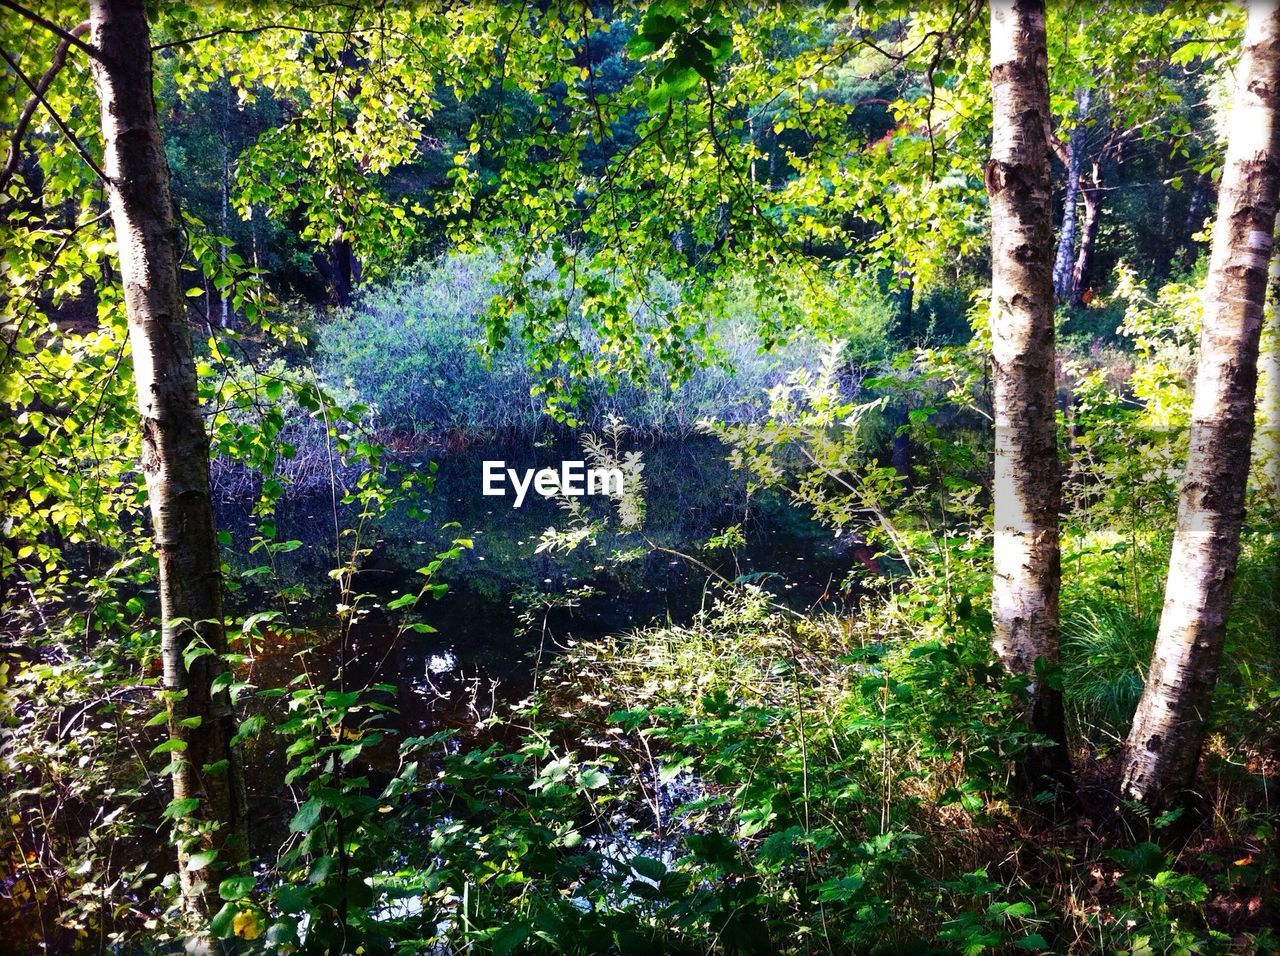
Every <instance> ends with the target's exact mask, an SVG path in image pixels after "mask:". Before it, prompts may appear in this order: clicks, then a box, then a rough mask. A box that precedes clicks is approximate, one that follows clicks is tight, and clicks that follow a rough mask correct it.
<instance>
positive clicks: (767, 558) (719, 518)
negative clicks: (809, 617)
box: [221, 438, 856, 732]
mask: <svg viewBox="0 0 1280 956" xmlns="http://www.w3.org/2000/svg"><path fill="white" fill-rule="evenodd" d="M627 447H628V448H634V449H637V450H639V451H640V452H641V453H642V455H643V459H644V463H645V468H644V472H643V475H644V481H645V485H646V490H645V494H644V498H645V501H646V505H647V511H646V516H645V520H644V523H643V526H642V528H641V533H626V532H622V531H621V530H620V529H619V526H618V522H617V520H616V517H610V519H609V522H608V527H607V529H606V530H604V531H602V532H601V533H600V534H599V535H598V537H597V540H596V542H595V545H594V546H591V545H588V544H583V545H581V546H580V547H579V548H578V549H576V550H574V551H572V552H570V553H568V554H565V553H552V552H549V551H544V552H542V553H537V546H538V542H539V538H540V536H541V535H542V533H543V532H544V531H545V530H546V529H547V528H549V527H552V526H556V527H567V525H568V521H567V516H566V513H565V512H564V510H562V508H561V507H560V506H559V505H558V504H557V503H556V501H555V500H554V499H545V498H542V497H540V496H538V495H536V494H534V493H533V491H532V490H531V491H530V493H529V495H528V496H527V497H526V499H525V501H524V503H523V506H522V507H521V508H519V509H515V508H513V507H512V503H513V501H514V497H513V496H512V495H511V494H510V493H509V494H508V496H507V497H505V498H495V497H485V496H484V495H482V493H481V488H482V481H481V474H482V462H483V461H485V460H486V459H502V460H505V461H506V462H507V464H508V466H509V467H513V468H520V469H523V468H526V467H534V468H538V467H555V466H558V464H559V462H560V461H561V460H566V459H581V458H583V457H584V456H583V454H582V450H581V448H580V447H578V446H577V445H576V444H575V443H572V442H569V443H564V442H561V443H557V444H549V445H546V446H544V447H530V446H528V445H523V446H522V445H502V446H494V445H481V446H472V447H470V448H468V449H466V450H463V451H460V452H455V453H452V454H447V455H442V456H436V458H435V460H436V462H437V465H438V471H437V475H436V480H435V486H434V489H433V490H432V491H430V492H429V493H426V494H424V495H422V496H421V497H420V498H418V499H416V500H415V501H413V502H412V503H411V505H409V506H402V507H398V508H396V509H395V510H394V511H393V513H392V514H390V515H389V516H387V517H385V518H384V519H382V520H380V521H379V522H377V524H376V526H369V527H365V528H364V529H363V530H362V536H361V544H362V546H364V547H367V548H369V549H370V551H371V553H370V554H369V555H368V556H367V557H366V558H364V559H363V560H362V562H361V568H362V570H361V572H360V573H359V575H357V578H356V581H355V587H356V589H357V590H358V591H361V592H366V593H369V594H372V595H375V596H376V600H374V601H370V602H367V605H368V606H369V607H370V608H372V609H371V610H369V611H368V613H366V614H363V615H361V616H359V617H358V619H357V620H356V621H355V622H354V623H353V624H352V625H351V627H350V629H349V631H347V632H346V634H345V636H344V634H343V629H342V628H341V627H340V625H339V624H338V618H337V615H336V605H337V602H338V592H337V587H336V585H335V584H334V583H333V581H332V580H331V579H330V578H329V576H328V572H329V569H330V568H332V567H334V564H335V561H334V554H335V546H334V542H335V519H334V510H333V508H332V505H331V502H330V500H329V499H328V497H327V496H325V497H323V498H319V499H315V500H310V501H305V502H300V503H295V504H292V505H289V506H287V507H286V508H284V510H283V511H282V512H280V513H279V514H278V515H277V525H278V537H279V538H280V539H281V540H287V539H296V540H299V541H301V542H302V545H301V547H299V548H297V549H296V550H294V551H291V552H289V553H287V554H281V555H278V556H277V559H276V564H277V568H276V578H275V580H276V585H275V587H276V588H279V587H281V586H283V587H284V588H285V589H286V599H285V603H283V604H280V605H279V606H280V607H281V608H282V609H283V610H284V611H285V612H286V613H285V616H286V617H287V620H288V622H289V624H291V625H293V626H295V627H298V628H299V629H300V630H299V632H298V633H293V634H283V633H282V634H279V635H273V636H271V637H269V638H268V640H267V641H266V644H265V646H263V647H261V648H259V650H258V653H257V654H256V655H255V661H254V664H253V672H252V677H251V679H252V680H253V682H254V683H255V684H257V685H258V686H261V687H266V686H273V685H274V686H281V685H283V684H284V683H286V682H287V681H288V679H289V678H291V677H292V676H294V675H295V674H296V673H298V671H299V670H300V669H301V668H302V667H303V666H304V665H305V666H306V667H307V668H308V669H309V670H311V671H312V672H313V673H314V674H317V675H318V676H319V677H320V678H321V679H322V680H334V679H336V676H335V675H336V672H337V670H338V664H339V662H340V661H345V667H344V668H343V670H344V672H345V675H346V686H347V687H349V688H354V687H359V686H366V685H368V684H373V683H383V684H389V685H394V686H395V687H396V688H397V697H398V700H397V702H396V703H397V708H398V710H399V712H400V718H399V720H400V722H401V723H402V724H403V727H404V729H405V730H412V731H415V732H416V731H418V730H421V729H425V728H429V727H432V726H438V725H441V724H451V723H466V722H470V721H471V720H473V719H474V718H475V717H476V716H478V715H482V714H483V713H485V712H487V711H488V710H490V709H491V707H492V706H493V705H494V703H495V702H497V701H499V700H502V699H504V698H512V697H516V696H519V695H521V694H523V693H524V692H525V691H526V690H527V689H528V687H529V685H530V682H531V678H532V674H533V671H534V668H535V666H537V665H538V664H539V662H544V663H545V662H546V661H547V660H548V659H549V657H550V656H551V655H554V654H555V653H556V652H557V649H558V648H559V647H560V646H561V645H562V644H563V642H565V641H568V640H572V639H584V638H592V637H599V636H602V635H606V634H618V633H626V632H629V631H632V630H634V629H636V628H639V627H642V626H645V625H650V624H655V623H656V624H661V623H666V622H671V623H677V624H682V623H687V622H689V621H690V620H691V619H692V618H693V617H694V615H695V614H696V613H697V612H698V610H699V609H700V608H702V607H704V606H709V604H710V601H711V599H712V597H713V594H714V592H715V591H716V589H717V587H718V586H719V585H718V584H717V580H716V578H715V576H714V575H713V574H711V573H710V571H708V570H707V569H704V568H702V567H699V566H698V565H697V564H695V563H693V562H691V561H689V560H686V559H685V558H682V557H679V556H676V555H673V554H670V553H668V552H667V551H662V550H658V549H668V550H669V551H678V552H682V553H684V554H687V555H690V556H692V557H695V558H697V560H698V561H701V562H703V563H704V564H706V565H708V566H710V568H711V569H713V570H714V571H715V572H717V573H718V574H720V575H722V576H723V577H725V578H728V579H737V578H741V577H743V576H747V577H748V578H749V579H750V580H754V581H758V582H760V583H762V584H763V585H764V586H765V587H767V588H768V589H769V590H770V591H772V592H773V593H775V594H776V595H777V596H778V597H779V598H781V599H783V600H785V601H786V602H787V603H789V604H790V605H792V606H794V607H796V608H807V607H811V606H814V605H816V604H819V603H821V602H830V601H832V600H834V599H836V598H837V597H838V594H839V590H840V584H841V582H842V581H843V579H844V578H845V576H846V575H847V574H848V571H849V568H850V566H851V565H853V564H855V563H856V562H855V561H854V560H853V559H852V558H851V557H850V556H849V555H848V554H846V553H843V550H842V549H841V548H840V547H839V546H838V544H837V542H836V541H835V540H834V539H833V538H832V535H831V533H830V532H829V531H827V530H825V529H823V528H821V527H820V526H818V525H817V524H816V523H815V522H813V521H812V520H810V518H809V517H808V516H807V515H806V514H805V513H804V512H803V511H801V510H799V509H797V508H796V507H794V506H792V505H791V504H789V503H788V502H786V501H783V500H780V499H779V498H778V497H776V496H773V495H755V496H749V495H748V493H747V487H746V480H745V476H744V475H743V474H742V473H740V472H735V471H734V470H732V469H731V468H730V467H729V466H728V464H727V463H726V461H725V454H726V450H725V448H724V447H723V446H722V445H721V444H720V443H719V442H718V441H716V440H714V439H710V438H708V439H697V440H692V441H690V440H685V441H681V442H669V443H648V444H646V443H642V442H632V443H630V445H629V446H627ZM579 500H580V501H589V502H593V503H594V504H593V507H594V510H595V513H596V514H597V515H599V516H602V517H604V516H608V515H609V509H608V508H607V507H605V506H602V505H601V502H602V501H603V500H604V499H591V498H587V499H579ZM221 518H222V520H223V526H224V527H230V528H231V529H232V530H233V533H234V542H235V543H234V545H233V548H232V549H231V550H232V552H233V555H234V557H233V558H232V560H233V562H234V563H235V564H236V565H237V566H238V567H239V568H240V569H241V570H243V569H244V568H247V567H253V566H258V565H261V564H263V562H264V559H263V557H262V555H261V552H259V553H258V554H248V553H247V551H248V547H247V545H248V541H249V540H250V535H251V533H252V529H253V523H252V522H251V520H249V519H248V518H247V517H246V516H245V515H243V514H237V513H235V512H234V511H232V510H230V509H228V510H227V513H225V514H223V515H221ZM451 522H456V523H457V525H458V527H453V528H444V527H442V526H444V525H446V524H447V523H451ZM354 523H355V522H354V518H353V516H352V515H351V514H350V513H345V510H344V509H341V508H339V515H338V525H339V531H340V532H341V530H342V529H343V528H350V527H352V526H353V524H354ZM733 524H740V525H741V526H742V529H743V532H744V534H745V537H746V545H745V546H743V547H740V548H738V549H736V551H734V552H726V551H719V552H711V551H708V550H706V549H705V548H703V547H702V545H703V543H704V542H706V540H707V539H708V538H709V537H711V536H713V535H716V534H719V533H721V532H723V531H724V529H725V528H727V527H728V526H730V525H733ZM459 537H462V538H471V539H472V540H473V541H474V548H472V549H470V550H467V551H464V553H463V554H462V556H461V557H460V558H459V559H457V560H456V561H452V562H449V563H447V564H446V565H445V567H444V568H443V569H442V570H441V572H440V575H439V578H438V580H439V581H442V582H444V583H447V584H448V585H449V590H448V592H447V593H446V594H445V595H444V596H443V597H441V598H439V599H436V600H431V599H429V598H424V599H423V600H422V601H421V602H420V603H419V605H418V607H417V608H416V609H414V610H413V611H411V612H409V613H410V614H411V619H412V620H419V621H422V622H424V623H427V624H429V625H430V626H431V627H433V628H435V633H431V634H421V633H415V632H412V631H410V632H407V633H403V632H401V631H402V628H401V625H402V623H403V620H404V617H403V615H404V613H405V612H403V611H400V612H385V611H383V610H381V609H379V608H377V607H375V605H379V604H385V603H386V602H387V601H391V600H394V599H395V598H396V597H399V596H400V595H402V594H404V593H406V592H412V591H416V590H417V589H418V588H419V587H420V586H421V583H422V580H423V578H422V577H421V576H420V575H419V574H418V573H417V571H416V569H418V568H421V567H423V566H425V565H426V564H427V563H428V562H429V561H430V560H432V558H433V557H434V556H435V555H436V554H437V553H438V552H439V551H440V550H441V549H443V548H446V547H448V544H449V542H450V540H451V539H453V538H459ZM339 540H341V542H342V546H343V548H344V549H347V550H349V549H350V547H351V546H352V536H351V535H350V534H347V535H345V536H343V537H341V538H340V539H339ZM626 551H630V552H632V557H631V558H630V559H629V560H620V559H619V558H618V556H617V555H618V553H619V552H626ZM583 588H588V589H590V592H591V593H590V594H589V595H582V596H577V597H574V598H573V600H572V602H571V603H572V604H573V606H563V605H564V604H565V595H566V594H568V593H570V592H573V591H576V590H578V589H583ZM237 600H238V603H240V604H242V605H243V606H244V607H245V608H259V607H261V606H263V605H262V601H263V592H261V591H256V590H255V589H254V588H252V587H249V588H247V589H246V590H245V591H244V592H242V593H241V595H240V596H239V597H238V599H237ZM299 651H302V654H301V655H299Z"/></svg>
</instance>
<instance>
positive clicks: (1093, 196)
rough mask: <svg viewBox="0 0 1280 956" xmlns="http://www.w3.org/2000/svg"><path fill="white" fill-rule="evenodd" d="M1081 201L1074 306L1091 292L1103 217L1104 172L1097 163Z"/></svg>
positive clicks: (1073, 278) (1083, 186) (1073, 275)
mask: <svg viewBox="0 0 1280 956" xmlns="http://www.w3.org/2000/svg"><path fill="white" fill-rule="evenodd" d="M1080 199H1081V202H1082V203H1083V204H1084V219H1083V220H1082V221H1081V223H1080V248H1079V249H1077V250H1076V264H1075V266H1074V267H1073V268H1072V270H1071V295H1070V297H1069V300H1068V301H1070V302H1071V304H1072V305H1083V304H1084V299H1085V293H1086V292H1088V291H1089V266H1090V265H1091V264H1092V262H1093V246H1094V243H1095V242H1096V240H1097V238H1098V221H1099V219H1100V218H1101V216H1102V170H1101V169H1100V168H1099V167H1098V164H1097V163H1094V164H1093V172H1092V173H1091V174H1090V176H1089V179H1088V180H1086V181H1085V182H1083V183H1081V184H1080Z"/></svg>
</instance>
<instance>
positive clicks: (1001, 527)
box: [986, 0, 1069, 788]
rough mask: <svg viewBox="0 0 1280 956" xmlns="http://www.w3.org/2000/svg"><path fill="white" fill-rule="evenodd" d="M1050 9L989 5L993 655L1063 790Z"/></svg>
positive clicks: (1036, 775) (1025, 3) (1040, 778)
mask: <svg viewBox="0 0 1280 956" xmlns="http://www.w3.org/2000/svg"><path fill="white" fill-rule="evenodd" d="M1045 47H1046V44H1045V17H1044V3H1043V0H993V2H992V4H991V93H992V111H993V135H992V147H991V160H990V162H989V163H988V164H987V169H986V185H987V191H988V193H989V194H990V197H991V337H992V366H993V380H994V386H995V388H994V410H995V472H994V482H993V494H994V498H995V549H994V550H995V555H994V557H995V576H994V582H993V585H994V594H993V606H992V615H993V618H994V624H995V633H994V637H993V644H994V647H995V650H996V653H997V654H998V655H999V657H1000V659H1001V660H1002V661H1003V663H1004V665H1005V667H1006V668H1008V670H1009V671H1010V672H1011V673H1013V674H1017V675H1021V676H1025V677H1026V678H1028V681H1029V685H1030V686H1029V692H1028V696H1029V700H1028V704H1027V719H1028V723H1029V724H1030V726H1031V728H1032V729H1033V730H1035V731H1037V732H1038V733H1041V734H1043V735H1045V736H1047V737H1049V738H1050V739H1051V740H1053V741H1055V742H1056V745H1055V746H1053V747H1050V748H1048V751H1047V752H1044V753H1041V754H1038V755H1037V756H1036V757H1035V758H1033V759H1031V760H1029V761H1028V764H1027V766H1026V767H1025V768H1024V770H1025V773H1026V777H1027V778H1028V783H1030V784H1032V785H1033V786H1034V787H1035V788H1039V787H1041V786H1043V785H1045V784H1056V783H1065V782H1066V780H1067V777H1068V772H1069V768H1068V760H1067V753H1066V744H1065V729H1064V721H1063V715H1062V697H1061V694H1060V693H1059V692H1058V691H1056V690H1054V689H1053V688H1052V687H1050V686H1049V684H1048V683H1047V682H1046V681H1044V680H1043V679H1042V677H1041V668H1043V667H1053V666H1055V665H1056V664H1057V662H1058V587H1059V581H1060V576H1061V570H1060V557H1059V550H1058V508H1059V502H1060V498H1061V478H1060V466H1059V462H1058V449H1057V433H1056V424H1055V415H1054V412H1055V398H1056V390H1055V387H1054V329H1053V309H1054V302H1053V223H1052V201H1051V199H1052V197H1051V192H1050V179H1049V142H1048V139H1047V130H1048V128H1049V123H1048V119H1049V82H1048V55H1047V52H1046V48H1045Z"/></svg>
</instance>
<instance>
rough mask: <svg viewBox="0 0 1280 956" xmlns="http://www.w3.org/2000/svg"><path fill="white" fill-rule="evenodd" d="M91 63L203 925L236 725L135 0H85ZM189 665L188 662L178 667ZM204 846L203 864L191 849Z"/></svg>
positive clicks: (212, 895)
mask: <svg viewBox="0 0 1280 956" xmlns="http://www.w3.org/2000/svg"><path fill="white" fill-rule="evenodd" d="M90 23H91V36H92V42H93V45H94V46H95V47H97V49H98V50H99V51H100V58H99V60H98V61H95V62H94V64H93V73H94V81H95V84H96V87H97V91H98V96H99V99H100V101H101V112H102V134H103V141H104V147H105V149H104V163H103V165H104V169H105V172H106V174H107V178H108V180H109V187H108V192H109V194H110V203H111V215H112V220H113V223H114V227H115V235H116V243H117V245H118V247H119V256H120V272H121V279H122V281H123V284H124V298H125V307H126V310H127V313H128V324H129V341H130V347H131V351H132V356H133V367H134V378H135V381H136V386H137V396H138V411H139V414H140V416H141V427H142V448H143V450H142V462H141V467H142V471H143V474H144V476H145V478H146V484H147V493H148V498H149V501H150V510H151V523H152V533H153V536H154V539H155V549H156V560H157V562H158V565H159V593H160V610H161V615H162V624H163V637H162V656H163V664H164V689H165V691H166V692H167V693H166V697H167V699H168V707H169V733H170V735H171V737H172V738H174V739H176V740H179V741H181V742H182V744H183V749H181V750H179V751H174V754H173V755H174V756H175V757H176V758H178V764H179V766H178V769H177V770H176V772H175V773H174V774H173V793H174V798H175V799H177V800H187V799H191V798H194V799H196V800H198V801H199V803H198V805H197V806H196V808H195V809H194V811H192V813H191V814H190V815H189V817H188V818H187V819H186V820H185V821H184V822H183V824H182V826H181V827H180V830H181V832H182V833H184V834H185V835H186V836H187V837H189V839H184V840H180V841H179V849H178V863H179V876H180V880H181V891H182V903H183V907H184V909H185V911H186V912H187V914H188V915H189V916H190V917H192V918H193V919H194V920H203V919H206V918H207V917H208V916H209V913H210V910H211V908H212V907H213V906H214V905H215V903H216V901H217V898H218V893H217V888H218V879H217V876H218V874H219V873H220V872H223V871H225V869H226V868H227V867H228V866H229V865H234V864H235V863H236V862H238V861H240V860H243V859H244V856H245V853H246V850H247V839H246V834H247V824H246V820H247V816H246V806H245V793H244V777H243V772H242V767H241V763H240V757H239V754H238V753H237V750H236V748H234V747H233V746H232V744H231V741H232V738H233V737H234V735H235V733H236V722H235V716H234V712H233V707H232V704H231V700H230V698H229V696H228V693H227V690H226V689H220V690H218V691H217V692H215V691H214V679H215V678H216V677H218V676H219V675H221V674H223V673H224V672H225V670H226V664H225V663H224V661H223V656H222V655H223V654H225V652H226V650H227V644H226V635H225V632H224V629H223V616H222V579H221V568H220V564H219V558H218V544H217V538H216V536H215V532H214V523H213V508H212V502H211V500H210V495H209V441H208V437H207V435H206V433H205V428H204V422H203V420H202V418H201V415H200V406H199V399H198V397H197V393H196V371H195V363H194V361H193V358H192V349H191V333H190V330H189V329H188V327H187V323H186V308H185V303H184V297H183V294H182V290H181V287H180V286H179V283H178V266H179V259H180V254H181V253H180V250H181V245H180V240H179V235H178V228H177V225H176V223H175V221H174V211H173V202H172V199H171V196H170V191H169V168H168V165H167V161H166V159H165V153H164V147H163V143H162V141H161V137H160V128H159V125H158V123H157V119H156V109H155V102H154V99H153V95H152V81H153V78H152V67H151V47H150V39H149V35H148V29H147V19H146V9H145V6H144V2H143V0H91V3H90ZM188 662H189V663H188ZM210 849H216V850H217V851H218V856H217V859H216V861H215V862H214V863H213V864H211V865H209V866H199V867H196V868H194V869H190V868H188V861H189V860H190V858H191V856H192V854H193V853H194V852H196V851H200V850H210Z"/></svg>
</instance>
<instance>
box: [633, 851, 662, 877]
mask: <svg viewBox="0 0 1280 956" xmlns="http://www.w3.org/2000/svg"><path fill="white" fill-rule="evenodd" d="M631 869H633V870H635V871H636V872H637V873H639V874H640V875H641V876H643V877H645V878H646V879H650V880H653V881H654V882H655V883H656V882H658V881H659V880H661V879H662V878H663V877H664V876H666V875H667V865H666V864H665V863H663V862H662V861H661V860H655V859H654V858H653V857H651V856H633V857H632V858H631Z"/></svg>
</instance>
